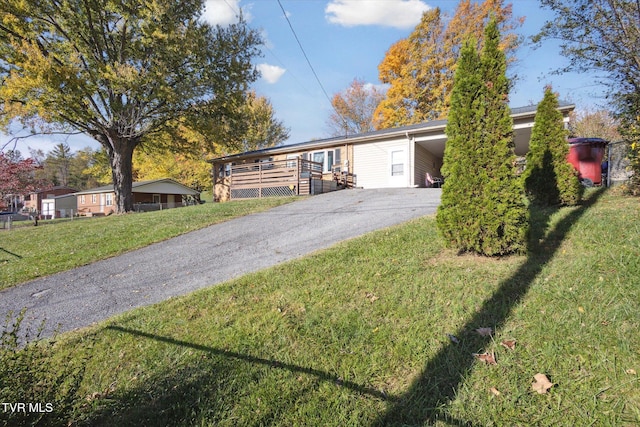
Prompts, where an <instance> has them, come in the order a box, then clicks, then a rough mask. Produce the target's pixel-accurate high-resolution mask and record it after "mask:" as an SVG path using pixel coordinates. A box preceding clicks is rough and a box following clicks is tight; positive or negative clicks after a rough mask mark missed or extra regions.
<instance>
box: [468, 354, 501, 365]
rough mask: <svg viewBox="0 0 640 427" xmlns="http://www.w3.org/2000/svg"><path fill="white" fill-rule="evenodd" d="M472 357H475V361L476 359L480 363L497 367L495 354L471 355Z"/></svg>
mask: <svg viewBox="0 0 640 427" xmlns="http://www.w3.org/2000/svg"><path fill="white" fill-rule="evenodd" d="M473 357H475V358H476V359H478V360H479V361H481V362H484V363H486V364H487V365H497V364H498V362H496V355H495V353H493V352H491V353H482V354H480V353H473Z"/></svg>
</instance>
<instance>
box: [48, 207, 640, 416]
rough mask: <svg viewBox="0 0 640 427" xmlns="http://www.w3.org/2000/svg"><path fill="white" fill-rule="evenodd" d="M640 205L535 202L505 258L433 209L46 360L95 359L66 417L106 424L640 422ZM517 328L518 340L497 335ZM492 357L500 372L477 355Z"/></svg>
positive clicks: (86, 334)
mask: <svg viewBox="0 0 640 427" xmlns="http://www.w3.org/2000/svg"><path fill="white" fill-rule="evenodd" d="M638 205H639V203H638V200H637V199H627V198H621V197H617V196H610V195H605V196H603V197H601V198H600V200H598V201H597V203H596V204H595V205H594V206H589V207H586V208H573V209H562V210H560V211H558V212H540V211H536V212H534V218H535V219H536V227H535V229H534V236H533V238H532V248H531V253H530V255H529V256H528V257H512V258H507V259H485V258H479V257H474V256H458V255H456V254H453V253H451V252H448V251H445V250H443V248H442V246H441V242H440V240H439V239H438V238H437V237H436V236H437V234H436V229H435V221H434V218H433V217H427V218H423V219H420V220H417V221H413V222H411V223H408V224H406V225H403V226H398V227H394V228H391V229H387V230H382V231H379V232H376V233H372V234H369V235H367V236H364V237H362V238H359V239H355V240H352V241H350V242H346V243H344V244H341V245H338V246H337V247H335V248H333V249H330V250H327V251H323V252H321V253H318V254H316V255H314V256H311V257H307V258H305V259H302V260H299V261H296V262H292V263H288V264H285V265H282V266H278V267H275V268H272V269H269V270H267V271H264V272H260V273H256V274H252V275H248V276H245V277H242V278H240V279H238V280H235V281H233V282H229V283H227V284H224V285H221V286H217V287H215V288H211V289H207V290H203V291H200V292H197V293H195V294H193V295H190V296H186V297H182V298H176V299H173V300H170V301H168V302H165V303H162V304H158V305H155V306H151V307H146V308H144V309H140V310H135V311H132V312H130V313H128V314H125V315H122V316H119V317H117V318H114V319H112V320H110V321H108V322H106V323H104V324H101V325H98V326H96V327H94V328H92V329H90V330H86V331H82V332H80V333H76V334H68V335H66V336H64V337H62V338H61V339H60V340H59V342H57V343H56V344H55V347H54V348H55V356H53V357H52V360H50V361H49V363H50V364H51V366H52V369H55V368H56V366H80V367H81V368H82V370H80V371H79V372H81V373H82V385H81V387H80V390H79V391H78V393H77V395H76V401H75V410H74V411H73V415H69V414H70V413H67V414H60V415H62V416H63V417H67V416H68V417H72V418H74V419H75V420H76V421H78V422H80V421H82V420H84V422H87V423H88V424H91V425H116V424H117V425H220V426H226V425H229V426H232V425H265V424H273V425H335V426H346V425H353V426H361V425H407V424H408V425H423V424H425V425H432V424H435V425H483V426H484V425H491V424H497V425H549V426H550V425H567V426H574V425H590V424H595V425H612V426H613V425H635V423H637V422H639V421H640V391H639V390H640V381H639V380H638V375H637V372H639V371H640V365H639V360H640V358H639V356H640V354H639V352H638V351H639V350H638V349H640V337H639V336H638V334H637V330H638V327H639V326H640V324H639V323H640V319H639V318H638V312H640V300H639V299H638V297H637V295H638V286H639V285H638V284H639V283H640V249H639V248H640V228H639V227H640V209H638V208H639V207H640V206H638ZM481 327H492V328H495V334H494V335H493V336H492V337H482V336H480V335H479V334H477V333H476V332H475V329H476V328H481ZM447 334H453V335H455V336H457V337H458V338H459V340H460V342H459V343H458V344H454V343H452V342H451V341H450V340H449V338H448V337H447ZM506 338H509V339H516V340H517V344H516V347H515V349H514V350H507V349H505V348H503V347H501V346H500V345H499V343H500V342H501V341H502V340H503V339H506ZM484 351H494V352H495V354H496V358H497V360H498V363H497V365H494V366H490V365H484V364H481V363H478V362H476V361H475V360H474V359H473V357H472V356H471V353H474V352H475V353H477V352H484ZM538 372H540V373H544V374H546V375H547V376H548V377H549V378H550V379H551V381H552V382H553V383H554V384H555V386H554V387H553V388H552V389H551V390H550V392H549V393H547V394H544V395H540V394H537V393H535V392H534V391H532V389H531V383H532V381H533V375H535V374H536V373H538ZM491 388H494V389H495V390H496V391H498V392H499V393H500V394H499V395H496V394H497V393H494V392H491V391H490V389H491Z"/></svg>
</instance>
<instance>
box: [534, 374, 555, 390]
mask: <svg viewBox="0 0 640 427" xmlns="http://www.w3.org/2000/svg"><path fill="white" fill-rule="evenodd" d="M533 379H534V380H535V381H534V382H533V383H531V388H533V389H534V390H535V391H537V392H538V393H539V394H546V393H547V390H549V389H550V388H551V387H553V383H552V382H551V381H549V378H547V376H546V375H545V374H535V375H534V376H533Z"/></svg>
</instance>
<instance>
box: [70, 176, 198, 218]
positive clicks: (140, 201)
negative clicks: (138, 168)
mask: <svg viewBox="0 0 640 427" xmlns="http://www.w3.org/2000/svg"><path fill="white" fill-rule="evenodd" d="M132 187H133V188H132V193H133V204H134V207H135V209H136V211H149V210H159V209H171V208H177V207H180V206H185V205H186V199H187V197H189V196H197V195H198V194H200V193H199V192H198V191H196V190H194V189H192V188H189V187H187V186H185V185H182V184H180V183H179V182H176V181H174V180H172V179H169V178H164V179H155V180H151V181H141V182H134V183H133V186H132ZM75 196H76V197H77V209H78V213H79V214H80V215H88V216H93V215H109V214H112V213H114V212H115V210H116V208H115V201H116V195H115V192H114V191H113V185H105V186H104V187H98V188H92V189H90V190H85V191H80V192H78V193H75Z"/></svg>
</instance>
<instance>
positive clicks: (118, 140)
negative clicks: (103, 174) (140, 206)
mask: <svg viewBox="0 0 640 427" xmlns="http://www.w3.org/2000/svg"><path fill="white" fill-rule="evenodd" d="M94 138H96V139H97V140H98V141H99V142H100V143H101V144H102V145H103V146H104V147H105V149H106V151H107V154H108V155H109V163H110V164H111V177H112V178H113V190H114V192H115V194H116V200H115V206H116V213H119V214H120V213H126V212H132V211H133V193H132V188H133V150H134V149H135V148H136V146H137V145H138V143H139V142H140V141H139V139H129V138H122V137H119V136H111V135H102V134H101V135H94Z"/></svg>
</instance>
